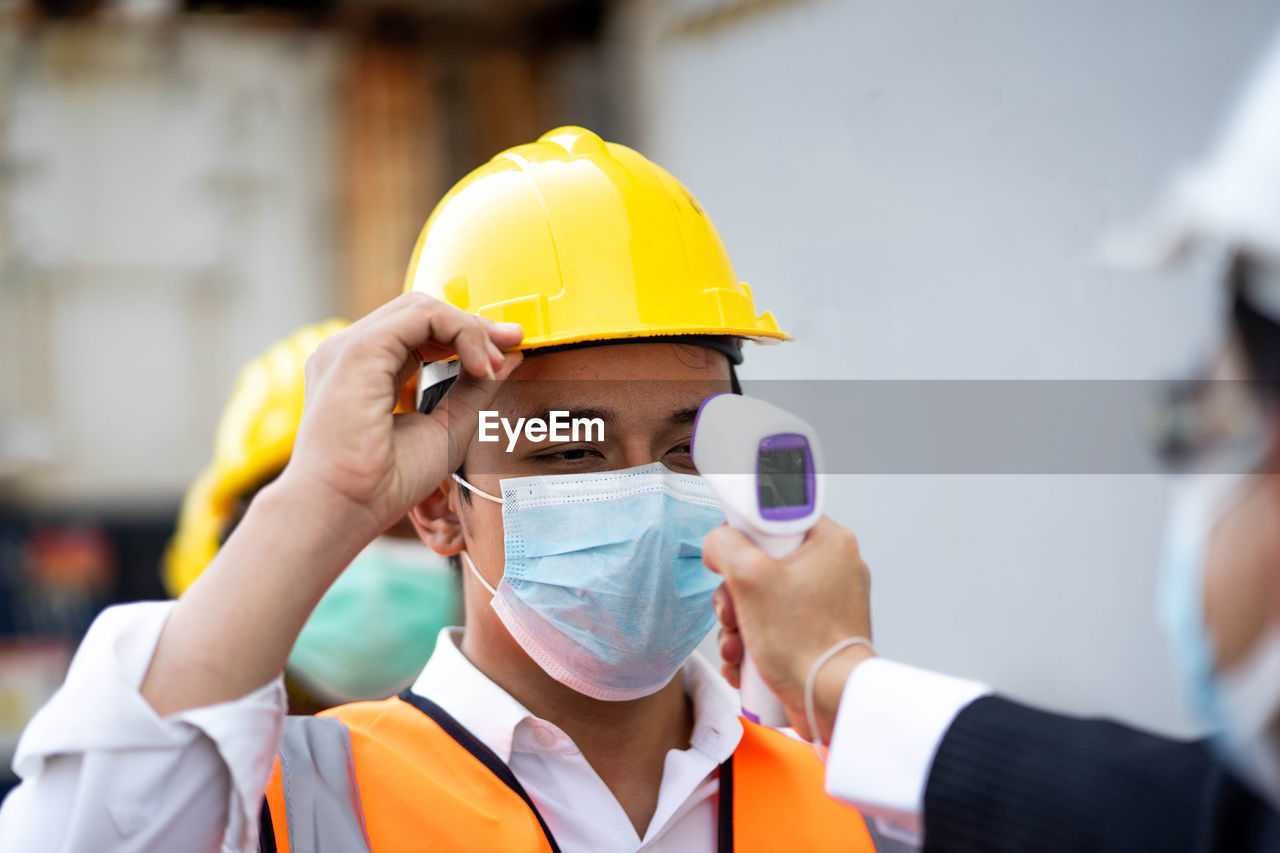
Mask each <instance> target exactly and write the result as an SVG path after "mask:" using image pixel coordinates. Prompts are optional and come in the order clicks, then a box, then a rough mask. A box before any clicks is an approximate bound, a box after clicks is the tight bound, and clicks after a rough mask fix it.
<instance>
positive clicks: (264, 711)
mask: <svg viewBox="0 0 1280 853" xmlns="http://www.w3.org/2000/svg"><path fill="white" fill-rule="evenodd" d="M174 603H175V602H172V601H167V602H144V603H137V604H127V605H121V606H117V607H110V608H107V609H106V610H104V611H103V612H102V613H101V614H99V615H98V617H97V619H95V620H94V622H93V624H92V625H91V626H90V627H89V631H88V633H87V634H86V635H85V638H84V640H83V641H82V642H81V644H80V648H79V649H78V650H77V651H76V654H75V657H74V658H73V659H72V661H71V668H70V670H69V671H68V673H67V678H66V681H65V682H64V683H63V685H62V687H60V688H59V689H58V691H57V692H56V693H55V694H54V695H53V697H52V698H51V699H50V700H49V701H48V702H47V703H46V704H45V706H44V707H43V708H41V709H40V711H39V712H38V713H37V714H36V715H35V716H34V717H33V718H32V719H31V722H30V723H29V724H28V725H27V728H26V730H25V731H24V732H23V734H22V739H21V740H20V741H19V742H18V749H17V752H16V754H15V755H14V759H13V769H14V772H15V773H16V774H17V775H18V776H19V777H20V778H22V779H25V780H30V779H33V778H34V777H36V776H38V775H39V773H40V772H41V768H42V767H43V765H44V762H45V761H46V759H48V758H50V757H54V756H59V755H67V754H77V753H79V754H89V753H102V754H114V755H119V756H124V755H145V754H148V753H150V754H153V755H157V756H158V755H160V754H166V753H168V754H173V755H176V754H178V753H182V752H185V751H187V750H190V749H192V748H193V747H195V745H196V742H197V741H198V740H200V739H201V738H202V737H204V738H208V739H209V740H210V741H212V742H213V746H214V747H215V749H216V751H217V755H218V758H220V759H221V761H222V763H223V764H224V765H225V768H226V769H225V772H226V778H228V779H229V781H230V783H231V784H230V794H231V802H230V803H229V806H230V809H229V812H228V818H229V825H228V829H229V830H230V833H229V838H228V840H229V841H230V842H231V844H232V846H233V847H235V848H236V849H239V848H240V846H241V845H242V844H244V843H245V842H247V841H249V839H250V838H252V837H256V834H257V815H258V812H259V809H260V805H261V802H262V796H263V791H264V789H265V788H266V783H267V778H268V777H269V776H270V774H271V766H272V763H273V761H274V759H275V755H276V752H277V751H278V750H279V748H280V740H281V737H282V734H283V731H284V716H285V711H286V708H287V705H286V700H285V693H284V683H283V678H276V679H274V680H273V681H271V682H270V683H268V684H265V685H263V686H262V687H260V688H258V689H257V690H255V691H253V692H252V693H249V694H247V695H245V696H243V697H241V698H239V699H236V700H234V701H231V702H224V703H220V704H217V705H211V706H207V707H203V708H192V709H189V710H186V711H181V712H179V713H176V714H172V715H170V716H167V717H161V716H160V715H158V714H157V713H156V712H155V709H153V708H152V707H151V705H150V704H149V703H148V702H147V700H146V699H144V698H143V696H142V693H141V687H142V681H143V679H144V678H145V677H146V674H147V670H148V669H149V668H150V666H151V658H152V657H153V655H154V654H155V649H156V645H157V644H158V643H159V640H160V633H161V631H162V630H163V629H164V624H165V622H166V621H167V620H168V618H169V613H170V612H171V611H172V609H173V605H174ZM139 781H140V780H139ZM162 781H163V780H157V782H162ZM106 793H107V796H108V798H112V797H113V795H112V794H111V792H106ZM108 805H111V804H110V803H108Z"/></svg>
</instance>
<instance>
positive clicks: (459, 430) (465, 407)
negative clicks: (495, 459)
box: [430, 352, 524, 471]
mask: <svg viewBox="0 0 1280 853" xmlns="http://www.w3.org/2000/svg"><path fill="white" fill-rule="evenodd" d="M523 360H524V354H523V353H520V352H513V353H508V354H506V355H504V356H503V360H502V364H501V366H500V367H499V369H498V372H497V373H496V374H494V379H492V380H488V379H477V378H475V377H473V376H468V375H465V374H460V375H459V376H458V381H456V382H454V383H453V387H452V388H450V389H449V391H448V393H447V394H445V395H444V399H443V400H441V401H440V405H439V406H438V407H437V408H436V411H435V412H433V413H432V414H431V415H430V417H433V418H436V419H438V420H441V421H443V423H444V426H445V429H447V430H448V433H449V461H450V466H451V467H450V469H449V470H451V471H452V470H453V469H454V468H456V467H457V466H458V465H460V464H461V462H462V457H463V456H464V455H465V454H466V452H467V445H468V444H470V443H471V438H472V436H474V435H475V432H476V429H477V428H478V426H479V416H480V411H481V410H482V409H484V408H486V407H488V406H490V405H492V403H493V398H494V397H496V396H497V395H498V391H499V389H501V388H502V383H503V381H504V380H506V378H507V377H508V376H510V375H511V372H512V371H513V370H515V369H516V368H517V367H519V366H520V362H521V361H523Z"/></svg>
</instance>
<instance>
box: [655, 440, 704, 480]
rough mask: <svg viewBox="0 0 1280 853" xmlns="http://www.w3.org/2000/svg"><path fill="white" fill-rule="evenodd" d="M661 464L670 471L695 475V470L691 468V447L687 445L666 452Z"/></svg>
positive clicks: (677, 446)
mask: <svg viewBox="0 0 1280 853" xmlns="http://www.w3.org/2000/svg"><path fill="white" fill-rule="evenodd" d="M662 463H663V464H664V465H666V466H667V467H668V468H670V469H671V470H672V471H677V472H680V473H690V474H691V473H695V472H696V471H697V469H696V468H694V467H693V446H692V445H689V444H680V445H676V446H675V447H673V448H671V449H670V450H668V451H667V455H666V456H665V457H664V458H663V460H662Z"/></svg>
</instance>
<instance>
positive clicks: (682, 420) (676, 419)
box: [667, 406, 701, 426]
mask: <svg viewBox="0 0 1280 853" xmlns="http://www.w3.org/2000/svg"><path fill="white" fill-rule="evenodd" d="M700 409H701V407H700V406H691V407H689V408H687V409H678V410H676V411H674V412H672V413H671V417H669V418H667V421H668V422H669V423H671V424H672V425H673V426H684V425H685V424H691V423H693V422H694V421H696V420H697V419H698V411H699V410H700Z"/></svg>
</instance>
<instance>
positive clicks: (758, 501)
mask: <svg viewBox="0 0 1280 853" xmlns="http://www.w3.org/2000/svg"><path fill="white" fill-rule="evenodd" d="M693 464H694V466H695V467H697V469H698V473H699V474H700V475H702V477H703V479H705V480H706V481H707V483H708V484H709V485H710V486H711V488H712V489H713V490H714V491H715V493H716V497H718V498H719V499H720V506H721V508H722V509H723V510H724V514H725V517H726V518H727V519H728V521H729V524H730V525H731V526H732V527H734V528H735V529H737V530H741V531H742V532H743V533H744V534H746V536H747V537H748V538H749V539H750V540H751V541H752V542H754V543H756V545H758V546H759V547H760V548H761V549H762V550H763V551H764V552H765V553H767V554H768V555H769V556H771V557H773V558H775V559H780V558H782V557H785V556H787V555H788V554H790V553H791V552H792V551H794V550H795V549H796V548H798V547H800V543H801V542H803V541H804V536H805V534H806V533H807V532H808V531H809V528H811V527H813V525H815V524H816V523H817V522H818V519H819V518H820V517H821V516H822V499H823V478H822V477H821V476H820V475H819V474H818V472H819V471H821V470H822V454H821V451H820V448H819V446H818V436H817V434H816V433H814V431H813V428H812V427H810V426H809V425H808V424H807V423H805V422H804V421H803V420H801V419H800V418H798V417H796V416H795V415H793V414H791V413H790V412H787V411H784V410H782V409H779V408H778V407H777V406H773V405H770V404H769V403H766V402H764V401H763V400H757V399H756V398H754V397H746V396H743V395H741V394H716V395H714V396H711V397H708V398H707V399H706V400H704V401H703V402H702V406H701V408H699V409H698V418H697V420H696V421H694V425H693ZM741 689H742V713H743V715H744V716H746V717H747V719H749V720H752V721H753V722H757V723H761V724H762V725H766V726H775V727H780V726H786V725H788V723H787V718H786V715H785V714H784V713H783V710H782V703H781V702H779V701H778V698H777V697H776V696H774V695H773V692H772V691H771V690H769V688H768V687H767V686H766V685H765V683H764V679H762V678H761V677H760V672H759V670H757V669H756V666H755V663H754V662H753V661H752V660H751V657H750V656H749V655H746V654H745V653H744V655H743V658H742V673H741Z"/></svg>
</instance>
